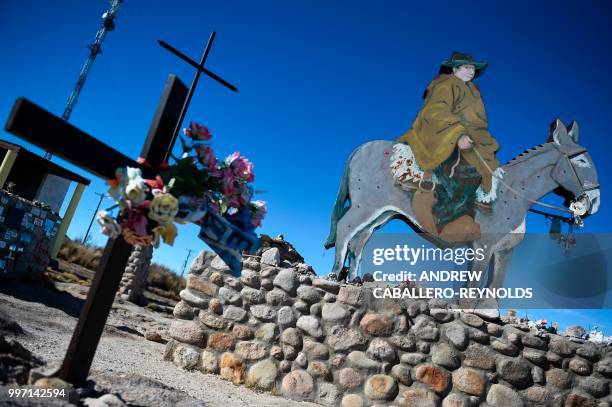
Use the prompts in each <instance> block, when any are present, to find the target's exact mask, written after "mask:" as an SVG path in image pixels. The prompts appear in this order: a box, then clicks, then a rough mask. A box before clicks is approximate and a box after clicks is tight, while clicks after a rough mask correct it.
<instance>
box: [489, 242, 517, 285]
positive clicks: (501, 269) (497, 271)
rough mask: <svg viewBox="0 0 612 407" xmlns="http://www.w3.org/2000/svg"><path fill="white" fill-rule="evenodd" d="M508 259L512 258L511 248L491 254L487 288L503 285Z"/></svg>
mask: <svg viewBox="0 0 612 407" xmlns="http://www.w3.org/2000/svg"><path fill="white" fill-rule="evenodd" d="M510 260H512V249H510V250H500V251H498V252H495V254H494V255H493V270H492V274H491V278H490V279H489V288H501V287H503V284H504V279H505V278H506V271H508V265H509V264H510Z"/></svg>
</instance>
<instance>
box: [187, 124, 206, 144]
mask: <svg viewBox="0 0 612 407" xmlns="http://www.w3.org/2000/svg"><path fill="white" fill-rule="evenodd" d="M183 134H185V136H187V137H189V138H191V139H193V140H200V141H207V140H210V139H211V138H212V134H211V132H210V130H208V127H206V126H204V125H203V124H200V123H196V122H191V123H189V129H186V128H184V129H183Z"/></svg>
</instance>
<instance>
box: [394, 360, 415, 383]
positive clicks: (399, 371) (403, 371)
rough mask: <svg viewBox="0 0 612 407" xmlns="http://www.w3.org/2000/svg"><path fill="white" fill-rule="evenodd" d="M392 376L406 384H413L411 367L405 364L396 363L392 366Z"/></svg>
mask: <svg viewBox="0 0 612 407" xmlns="http://www.w3.org/2000/svg"><path fill="white" fill-rule="evenodd" d="M391 376H393V377H395V378H396V379H397V381H398V382H400V383H401V384H403V385H405V386H410V385H411V384H412V378H411V377H410V368H408V367H406V366H404V365H395V366H393V367H392V368H391Z"/></svg>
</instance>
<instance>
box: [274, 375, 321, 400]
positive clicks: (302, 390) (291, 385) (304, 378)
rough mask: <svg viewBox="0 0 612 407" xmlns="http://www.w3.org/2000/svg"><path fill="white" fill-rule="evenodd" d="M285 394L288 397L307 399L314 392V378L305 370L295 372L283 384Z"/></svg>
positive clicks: (287, 376)
mask: <svg viewBox="0 0 612 407" xmlns="http://www.w3.org/2000/svg"><path fill="white" fill-rule="evenodd" d="M281 388H282V391H283V394H284V395H285V396H288V397H306V396H308V395H309V394H310V393H312V391H313V390H314V381H313V380H312V376H310V374H308V372H306V371H304V370H294V371H292V372H290V373H289V374H287V375H286V376H285V377H284V378H283V381H282V383H281Z"/></svg>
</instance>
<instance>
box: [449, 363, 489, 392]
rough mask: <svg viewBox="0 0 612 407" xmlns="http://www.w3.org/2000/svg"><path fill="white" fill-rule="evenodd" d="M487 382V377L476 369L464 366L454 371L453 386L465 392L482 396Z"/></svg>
mask: <svg viewBox="0 0 612 407" xmlns="http://www.w3.org/2000/svg"><path fill="white" fill-rule="evenodd" d="M486 384H487V381H486V379H485V378H484V377H483V376H482V375H481V374H480V373H479V372H478V371H476V370H474V369H470V368H465V367H462V368H460V369H457V370H455V371H454V372H453V387H454V388H455V389H457V390H460V391H462V392H464V393H467V394H472V395H474V396H480V395H482V393H483V392H484V389H485V387H486Z"/></svg>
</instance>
